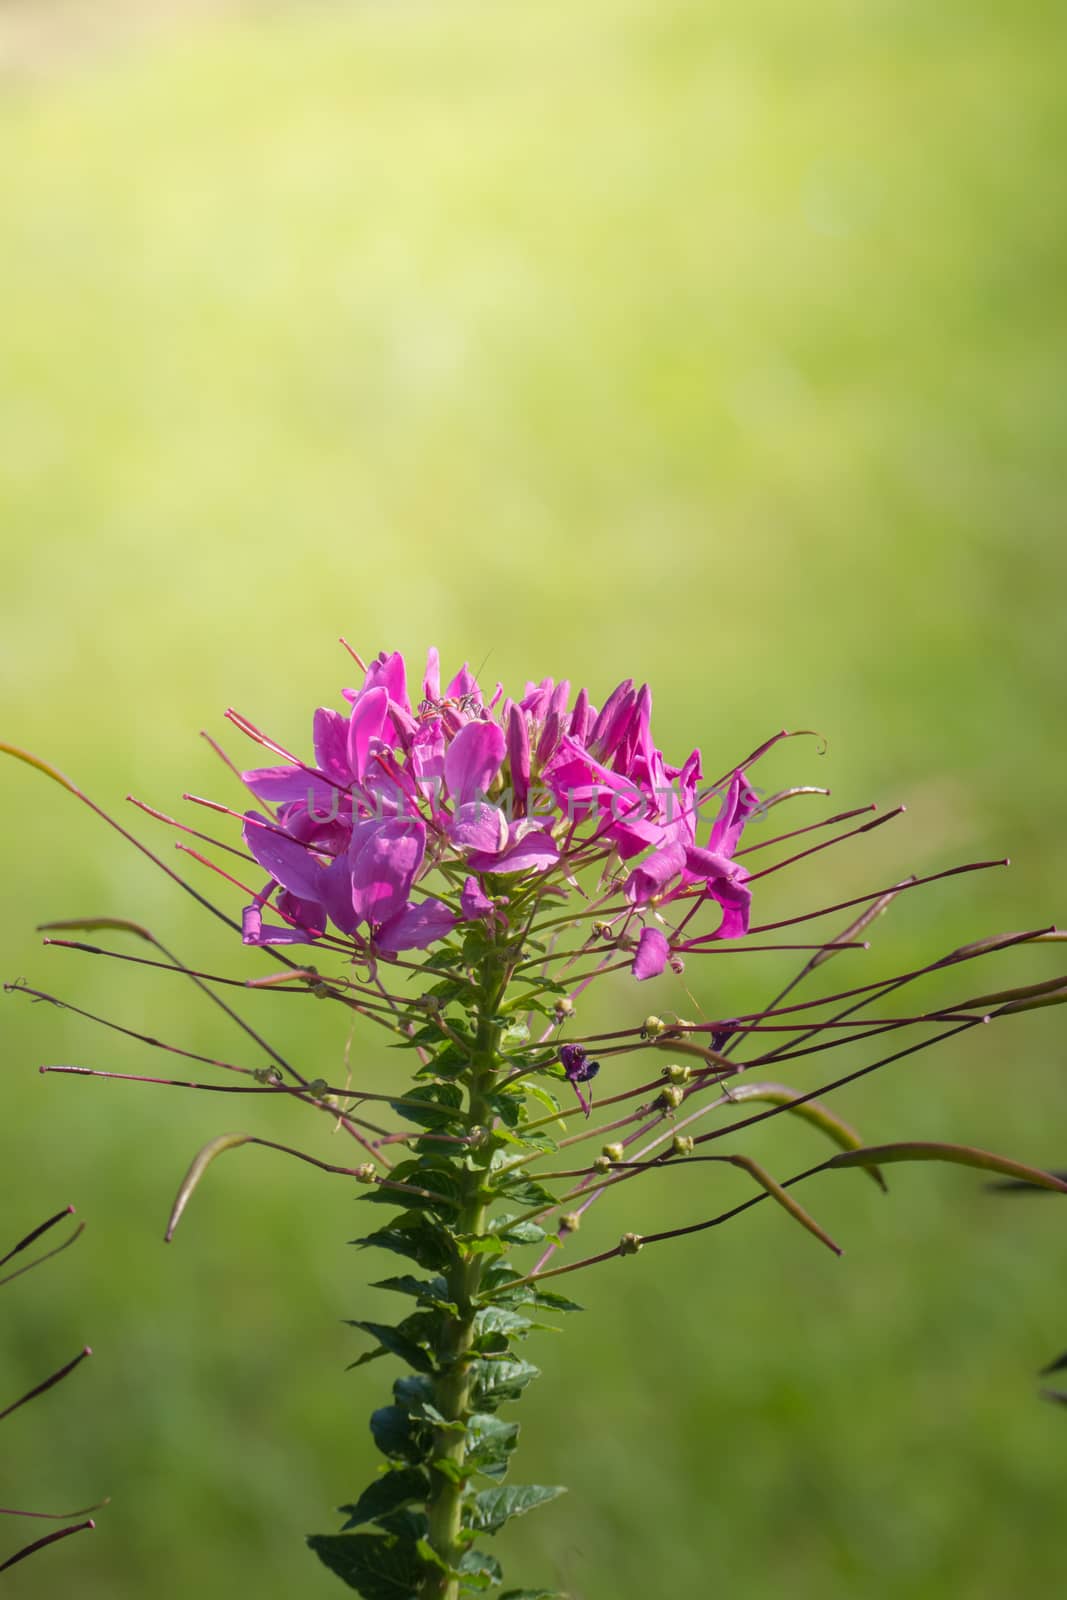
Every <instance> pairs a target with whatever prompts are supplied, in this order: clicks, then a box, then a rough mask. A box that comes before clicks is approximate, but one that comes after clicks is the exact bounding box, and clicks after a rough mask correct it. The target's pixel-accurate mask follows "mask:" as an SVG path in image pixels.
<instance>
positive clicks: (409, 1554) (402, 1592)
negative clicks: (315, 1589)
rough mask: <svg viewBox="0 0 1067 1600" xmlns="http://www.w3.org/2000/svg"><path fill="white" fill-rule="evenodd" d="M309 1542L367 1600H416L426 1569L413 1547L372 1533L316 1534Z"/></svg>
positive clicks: (324, 1561)
mask: <svg viewBox="0 0 1067 1600" xmlns="http://www.w3.org/2000/svg"><path fill="white" fill-rule="evenodd" d="M307 1542H308V1545H309V1546H310V1548H311V1549H312V1550H314V1552H315V1554H316V1555H317V1556H318V1558H319V1560H320V1561H321V1562H322V1563H323V1565H324V1566H327V1567H329V1569H330V1571H331V1572H333V1573H336V1575H337V1576H338V1577H339V1578H340V1579H341V1580H342V1581H343V1582H344V1583H347V1584H348V1587H349V1588H350V1589H355V1590H357V1592H358V1593H359V1594H361V1595H363V1596H364V1600H416V1597H417V1595H418V1592H419V1588H420V1586H421V1584H422V1581H423V1578H424V1577H425V1574H426V1568H425V1566H424V1564H423V1562H422V1560H421V1559H420V1557H419V1555H418V1553H417V1551H416V1550H415V1547H414V1546H413V1545H409V1544H404V1543H400V1542H398V1541H397V1540H394V1539H380V1538H377V1537H376V1536H375V1535H374V1534H368V1533H313V1534H311V1536H310V1537H309V1538H308V1541H307Z"/></svg>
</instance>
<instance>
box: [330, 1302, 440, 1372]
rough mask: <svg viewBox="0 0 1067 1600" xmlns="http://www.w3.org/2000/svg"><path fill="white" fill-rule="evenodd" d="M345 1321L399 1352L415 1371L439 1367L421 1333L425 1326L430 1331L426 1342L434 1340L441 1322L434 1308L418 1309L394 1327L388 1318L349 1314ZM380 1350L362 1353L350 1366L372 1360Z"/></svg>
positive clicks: (394, 1353) (393, 1353)
mask: <svg viewBox="0 0 1067 1600" xmlns="http://www.w3.org/2000/svg"><path fill="white" fill-rule="evenodd" d="M346 1321H347V1323H348V1326H349V1327H350V1328H359V1329H360V1330H361V1331H362V1332H363V1333H369V1334H370V1336H371V1338H372V1339H377V1341H378V1343H379V1345H380V1346H381V1347H382V1350H383V1351H388V1353H389V1354H390V1355H393V1356H399V1357H400V1359H401V1361H403V1362H404V1363H405V1365H406V1366H409V1367H414V1369H415V1371H416V1372H434V1371H435V1370H436V1367H435V1364H434V1361H433V1358H432V1357H431V1355H430V1354H429V1352H428V1351H427V1350H426V1349H425V1348H424V1347H423V1343H421V1342H420V1340H419V1334H420V1333H422V1332H423V1331H424V1330H425V1332H426V1335H427V1338H426V1341H425V1342H426V1343H430V1342H431V1338H432V1335H433V1334H434V1333H435V1332H436V1329H437V1322H438V1318H437V1316H436V1314H435V1313H434V1312H416V1313H415V1315H414V1316H412V1317H407V1318H405V1320H404V1321H403V1322H402V1323H400V1324H399V1325H398V1326H397V1327H395V1328H394V1327H390V1326H389V1324H388V1323H385V1322H363V1321H357V1320H355V1319H353V1318H346ZM378 1354H379V1352H378V1351H377V1350H372V1351H370V1352H368V1354H366V1355H362V1356H360V1357H359V1359H358V1360H357V1361H353V1362H352V1364H351V1366H352V1367H361V1366H363V1365H364V1364H365V1363H366V1362H367V1361H373V1360H374V1358H375V1356H376V1355H378ZM349 1370H351V1367H350V1368H349Z"/></svg>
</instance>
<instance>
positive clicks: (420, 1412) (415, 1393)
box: [393, 1372, 434, 1417]
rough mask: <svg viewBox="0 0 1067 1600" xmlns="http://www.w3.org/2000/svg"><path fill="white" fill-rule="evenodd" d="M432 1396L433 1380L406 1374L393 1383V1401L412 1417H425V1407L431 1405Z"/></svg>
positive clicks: (413, 1373) (418, 1375)
mask: <svg viewBox="0 0 1067 1600" xmlns="http://www.w3.org/2000/svg"><path fill="white" fill-rule="evenodd" d="M433 1394H434V1386H433V1380H432V1379H431V1378H424V1377H422V1375H421V1374H419V1373H415V1372H406V1373H405V1374H404V1376H403V1377H402V1378H397V1379H396V1380H395V1382H394V1383H393V1399H394V1400H395V1401H396V1403H397V1405H398V1406H404V1407H405V1409H406V1410H408V1411H410V1412H411V1414H412V1416H416V1417H422V1416H425V1415H426V1407H427V1405H430V1404H432V1402H433Z"/></svg>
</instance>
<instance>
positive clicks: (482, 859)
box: [467, 823, 559, 872]
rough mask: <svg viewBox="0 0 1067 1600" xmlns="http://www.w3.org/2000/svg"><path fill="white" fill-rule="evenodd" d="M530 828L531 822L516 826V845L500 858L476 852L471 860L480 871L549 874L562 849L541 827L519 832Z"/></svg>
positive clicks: (471, 856) (514, 830)
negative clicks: (521, 829) (519, 829)
mask: <svg viewBox="0 0 1067 1600" xmlns="http://www.w3.org/2000/svg"><path fill="white" fill-rule="evenodd" d="M520 827H521V828H524V829H530V824H529V823H517V824H512V836H513V842H512V843H511V844H509V845H508V847H507V849H506V850H503V851H502V852H501V853H500V855H498V856H492V855H481V854H478V853H475V854H473V855H470V856H468V857H467V861H468V864H469V865H470V866H472V867H473V868H474V869H475V871H476V872H547V870H548V868H549V867H552V866H555V864H556V862H557V861H558V860H559V846H558V844H557V843H556V841H555V839H553V837H552V835H551V834H550V833H545V832H544V831H543V830H542V829H540V828H534V829H530V831H528V832H523V833H521V834H520V833H518V832H517V829H518V828H520Z"/></svg>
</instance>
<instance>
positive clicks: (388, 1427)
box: [370, 1406, 428, 1463]
mask: <svg viewBox="0 0 1067 1600" xmlns="http://www.w3.org/2000/svg"><path fill="white" fill-rule="evenodd" d="M370 1431H371V1434H372V1435H373V1437H374V1442H375V1444H376V1445H377V1446H378V1449H379V1450H380V1451H381V1452H382V1455H383V1456H388V1457H389V1458H390V1460H392V1461H409V1462H413V1463H417V1462H419V1461H421V1460H422V1459H423V1457H424V1456H425V1455H426V1440H425V1438H424V1437H423V1435H424V1434H426V1433H427V1432H428V1427H427V1426H426V1425H420V1424H419V1423H417V1422H416V1421H415V1419H414V1418H412V1417H411V1416H410V1415H409V1414H408V1412H406V1411H405V1410H404V1408H403V1407H402V1406H379V1408H378V1410H377V1411H372V1412H371V1419H370Z"/></svg>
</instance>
